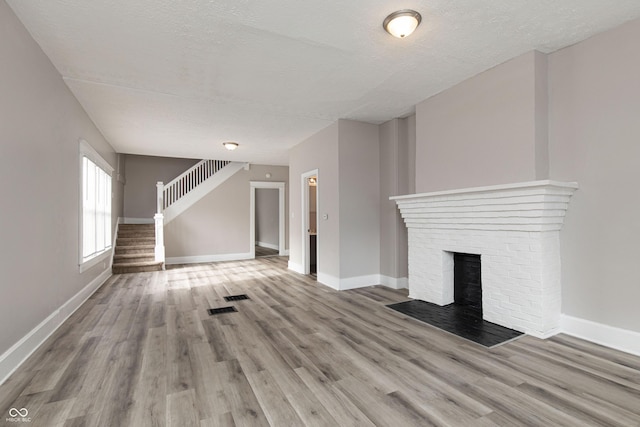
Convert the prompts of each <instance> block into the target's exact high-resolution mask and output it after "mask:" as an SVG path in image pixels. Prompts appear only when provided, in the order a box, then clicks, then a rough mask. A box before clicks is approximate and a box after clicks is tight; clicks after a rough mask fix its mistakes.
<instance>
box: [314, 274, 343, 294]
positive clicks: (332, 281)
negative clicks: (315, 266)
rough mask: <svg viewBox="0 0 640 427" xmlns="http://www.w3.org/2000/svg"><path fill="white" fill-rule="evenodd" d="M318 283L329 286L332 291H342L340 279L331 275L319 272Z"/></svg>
mask: <svg viewBox="0 0 640 427" xmlns="http://www.w3.org/2000/svg"><path fill="white" fill-rule="evenodd" d="M317 281H318V283H321V284H323V285H325V286H328V287H330V288H331V289H335V290H336V291H339V290H340V279H339V278H337V277H335V276H332V275H330V274H327V273H322V272H320V271H318V279H317Z"/></svg>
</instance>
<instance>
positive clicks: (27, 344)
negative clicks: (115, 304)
mask: <svg viewBox="0 0 640 427" xmlns="http://www.w3.org/2000/svg"><path fill="white" fill-rule="evenodd" d="M110 277H111V269H107V270H105V271H103V272H102V273H101V274H100V275H99V276H98V277H96V278H95V279H93V280H92V281H91V282H90V283H89V284H88V285H87V286H85V287H84V288H82V289H81V290H80V291H79V292H78V293H77V294H75V295H74V296H72V297H71V298H70V299H69V300H68V301H67V302H65V303H64V304H63V305H62V306H60V308H58V309H57V310H56V311H54V312H53V313H51V314H50V315H49V317H47V318H46V319H44V320H43V321H42V322H40V324H39V325H38V326H36V327H35V328H33V329H32V330H31V331H30V332H29V333H27V335H25V336H24V337H22V339H20V341H18V342H17V343H15V344H14V345H13V346H11V348H10V349H9V350H7V351H5V352H4V354H2V355H1V356H0V385H1V384H3V383H4V382H5V381H6V380H7V378H9V376H10V375H11V374H12V373H13V372H14V371H15V370H16V369H18V367H19V366H20V365H22V364H23V363H24V361H25V360H26V359H27V358H28V357H29V356H31V354H32V353H33V352H34V351H36V350H37V349H38V347H40V346H41V345H42V343H44V342H45V341H46V340H47V338H49V337H50V336H51V334H53V333H54V332H55V331H56V330H57V329H58V328H59V327H60V325H62V324H63V323H64V321H65V320H67V319H68V318H69V316H71V315H72V314H73V313H74V312H75V311H76V310H77V309H78V308H79V307H80V306H81V305H82V304H83V303H84V302H85V301H86V300H87V299H89V297H90V296H91V295H93V293H94V292H95V291H97V290H98V288H99V287H100V286H102V285H103V284H104V283H105V282H106V281H107V280H108V279H109V278H110Z"/></svg>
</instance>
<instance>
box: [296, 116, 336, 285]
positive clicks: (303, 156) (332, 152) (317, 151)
mask: <svg viewBox="0 0 640 427" xmlns="http://www.w3.org/2000/svg"><path fill="white" fill-rule="evenodd" d="M313 169H318V232H319V235H318V241H317V244H318V249H317V250H318V273H324V274H328V275H331V276H334V277H340V221H339V220H338V218H339V203H338V197H339V196H338V195H339V190H338V179H339V177H338V122H335V123H333V124H331V125H330V126H328V127H326V128H324V129H323V130H321V131H319V132H317V133H316V134H314V135H312V136H311V137H309V138H307V139H306V140H305V141H303V142H301V143H300V144H298V145H296V146H295V147H293V148H292V149H291V151H290V152H289V183H290V186H291V187H290V191H289V202H290V207H289V212H290V215H289V217H290V220H291V227H290V229H289V231H290V235H291V238H290V239H289V244H290V252H289V259H290V262H291V263H292V264H295V265H297V266H299V267H302V266H303V265H304V260H303V259H302V243H303V240H302V239H303V238H304V235H303V234H302V187H301V186H302V180H301V176H302V174H303V173H305V172H309V171H311V170H313ZM325 213H326V214H327V215H328V219H326V220H325V219H322V215H323V214H325Z"/></svg>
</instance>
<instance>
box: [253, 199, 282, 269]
mask: <svg viewBox="0 0 640 427" xmlns="http://www.w3.org/2000/svg"><path fill="white" fill-rule="evenodd" d="M255 215H256V221H255V227H256V229H255V236H256V244H255V252H256V258H258V257H267V256H277V255H279V253H280V247H279V246H278V245H279V242H278V231H279V227H278V190H277V189H275V188H256V213H255Z"/></svg>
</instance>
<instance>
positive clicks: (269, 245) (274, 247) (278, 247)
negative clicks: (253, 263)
mask: <svg viewBox="0 0 640 427" xmlns="http://www.w3.org/2000/svg"><path fill="white" fill-rule="evenodd" d="M256 245H258V246H260V247H261V248H267V249H274V250H276V251H277V250H279V249H280V246H278V245H274V244H272V243H265V242H256Z"/></svg>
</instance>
